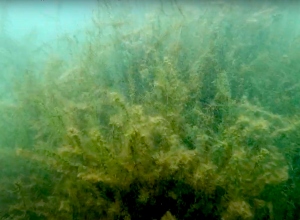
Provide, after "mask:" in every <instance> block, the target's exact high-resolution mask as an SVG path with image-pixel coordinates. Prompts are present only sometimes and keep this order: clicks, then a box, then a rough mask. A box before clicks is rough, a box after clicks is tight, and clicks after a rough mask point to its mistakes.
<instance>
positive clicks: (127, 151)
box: [0, 3, 300, 220]
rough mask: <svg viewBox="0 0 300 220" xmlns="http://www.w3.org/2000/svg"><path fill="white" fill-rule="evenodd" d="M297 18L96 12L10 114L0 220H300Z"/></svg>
mask: <svg viewBox="0 0 300 220" xmlns="http://www.w3.org/2000/svg"><path fill="white" fill-rule="evenodd" d="M106 7H108V6H106ZM249 9H252V10H249ZM106 10H108V8H107V9H106ZM286 13H287V12H285V11H279V9H276V8H271V9H269V8H264V9H261V11H257V9H255V7H253V8H252V7H250V6H248V7H247V8H244V7H239V6H238V5H235V4H231V5H227V4H225V3H224V4H221V3H220V4H212V5H210V6H208V7H207V9H206V10H199V11H198V10H197V9H194V11H192V10H191V9H189V10H188V8H187V7H183V6H181V5H179V4H175V3H173V4H172V7H171V5H170V8H169V10H168V11H165V10H163V9H162V8H160V9H159V10H158V11H156V12H154V13H153V14H147V16H146V17H145V19H144V20H143V22H141V23H142V24H139V25H136V24H135V23H134V22H133V19H134V18H132V17H130V16H126V15H123V14H121V15H119V16H117V15H112V14H110V13H109V14H110V21H107V20H106V21H105V22H104V21H102V18H101V16H100V14H99V15H98V14H95V17H94V19H93V22H92V24H91V25H90V26H89V27H87V30H86V34H85V35H86V36H84V37H83V38H82V39H84V40H82V41H80V43H78V40H75V39H74V38H72V37H65V38H63V39H60V42H59V43H61V44H63V45H64V48H68V50H67V51H64V52H59V53H58V52H56V51H55V50H54V51H52V52H51V55H49V59H46V61H45V62H44V63H43V64H42V65H41V64H36V63H35V62H34V59H35V58H34V57H32V60H33V61H32V62H30V64H28V67H27V68H26V71H25V70H24V73H22V74H20V73H18V74H17V77H15V78H13V84H12V85H11V88H12V89H13V92H12V94H11V96H12V99H13V101H12V102H11V103H7V102H2V103H1V108H0V111H1V114H0V117H1V124H0V126H1V133H2V137H1V140H0V143H1V156H0V157H1V159H0V162H1V170H2V172H1V174H0V175H1V179H0V181H1V184H0V186H1V190H0V192H1V195H0V204H1V205H0V213H1V219H149V220H151V219H164V220H167V219H198V218H207V219H224V220H230V219H298V218H300V216H299V212H298V210H299V208H300V199H299V198H298V196H297V195H299V193H300V188H299V187H300V180H299V174H300V172H299V165H300V164H299V163H300V162H299V161H300V159H299V151H298V147H299V131H300V130H299V128H300V117H299V112H298V110H299V107H300V106H299V105H300V103H299V102H298V101H297V100H299V98H300V87H299V83H300V82H299V76H298V75H297V74H298V73H299V70H300V66H299V62H298V60H299V56H300V52H299V51H300V50H299V48H298V44H296V41H297V39H298V38H299V37H298V38H296V33H291V34H290V35H289V36H288V37H287V36H285V35H284V32H285V30H284V28H283V25H284V24H285V22H287V20H288V18H287V15H286ZM125 14H126V13H125ZM237 18H238V20H237ZM293 34H294V35H295V38H294V39H291V37H290V36H293ZM49 54H50V52H49ZM37 65H38V66H37ZM6 68H7V71H11V72H10V73H9V74H16V73H15V72H14V71H19V69H9V65H8V66H7V67H6Z"/></svg>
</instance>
